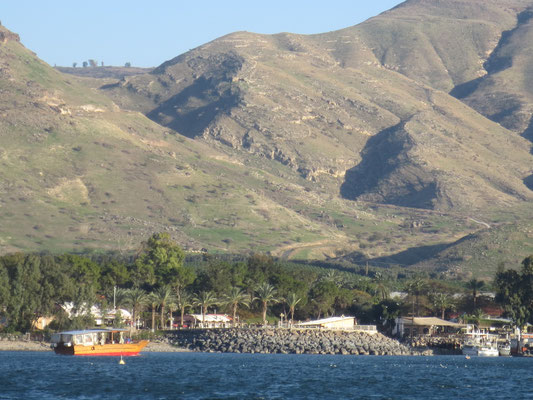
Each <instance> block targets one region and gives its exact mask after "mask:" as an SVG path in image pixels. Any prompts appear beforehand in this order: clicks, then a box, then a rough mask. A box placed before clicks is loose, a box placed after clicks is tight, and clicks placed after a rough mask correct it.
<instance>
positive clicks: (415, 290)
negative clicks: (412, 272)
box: [406, 278, 426, 317]
mask: <svg viewBox="0 0 533 400" xmlns="http://www.w3.org/2000/svg"><path fill="white" fill-rule="evenodd" d="M406 289H407V293H409V294H410V295H411V296H413V317H414V316H415V302H416V316H417V317H418V316H419V315H420V303H419V301H418V300H419V297H420V295H421V294H422V293H424V291H425V290H426V283H425V282H424V281H423V280H422V279H420V278H416V279H414V280H412V281H411V282H409V283H408V284H407V287H406Z"/></svg>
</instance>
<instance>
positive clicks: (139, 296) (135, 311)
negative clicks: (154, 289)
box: [127, 289, 148, 326]
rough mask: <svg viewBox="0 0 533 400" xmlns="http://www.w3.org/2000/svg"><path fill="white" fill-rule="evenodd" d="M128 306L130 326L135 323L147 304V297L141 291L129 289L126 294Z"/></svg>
mask: <svg viewBox="0 0 533 400" xmlns="http://www.w3.org/2000/svg"><path fill="white" fill-rule="evenodd" d="M127 299H128V304H129V305H130V307H131V310H132V313H131V319H132V326H133V325H134V324H135V323H136V321H137V317H138V316H139V315H140V313H141V311H142V310H143V308H144V306H145V305H146V304H147V301H148V295H147V294H146V292H145V291H144V290H142V289H130V290H128V293H127Z"/></svg>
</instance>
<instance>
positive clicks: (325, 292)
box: [309, 280, 339, 318]
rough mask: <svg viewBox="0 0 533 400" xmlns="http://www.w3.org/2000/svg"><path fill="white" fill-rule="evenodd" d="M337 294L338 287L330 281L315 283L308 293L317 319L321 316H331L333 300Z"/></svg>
mask: <svg viewBox="0 0 533 400" xmlns="http://www.w3.org/2000/svg"><path fill="white" fill-rule="evenodd" d="M338 294H339V287H338V286H337V285H336V284H335V283H334V282H332V281H331V280H323V281H320V282H317V283H316V284H315V285H314V286H313V288H312V289H311V291H310V293H309V297H310V298H311V302H312V303H313V304H314V308H315V312H316V315H317V318H320V316H321V315H328V314H333V313H334V311H335V309H334V304H335V299H336V298H337V295H338Z"/></svg>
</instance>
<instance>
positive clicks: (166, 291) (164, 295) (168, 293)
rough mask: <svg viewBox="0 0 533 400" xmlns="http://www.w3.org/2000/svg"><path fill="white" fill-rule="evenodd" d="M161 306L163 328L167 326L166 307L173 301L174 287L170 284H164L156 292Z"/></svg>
mask: <svg viewBox="0 0 533 400" xmlns="http://www.w3.org/2000/svg"><path fill="white" fill-rule="evenodd" d="M154 294H155V296H156V298H157V301H158V302H159V306H160V307H161V329H164V328H165V307H166V305H167V303H169V302H171V301H172V297H173V296H172V289H171V288H170V287H169V286H162V287H160V288H159V289H157V290H156V291H155V292H154Z"/></svg>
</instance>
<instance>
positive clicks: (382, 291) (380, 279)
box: [374, 272, 389, 300]
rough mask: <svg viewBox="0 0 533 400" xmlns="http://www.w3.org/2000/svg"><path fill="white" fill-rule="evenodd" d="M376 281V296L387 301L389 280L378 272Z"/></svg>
mask: <svg viewBox="0 0 533 400" xmlns="http://www.w3.org/2000/svg"><path fill="white" fill-rule="evenodd" d="M374 281H375V283H376V294H377V295H378V297H379V298H380V299H381V300H387V299H388V298H389V287H388V284H387V279H386V278H385V277H384V276H383V275H382V274H380V273H379V272H376V275H375V277H374Z"/></svg>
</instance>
